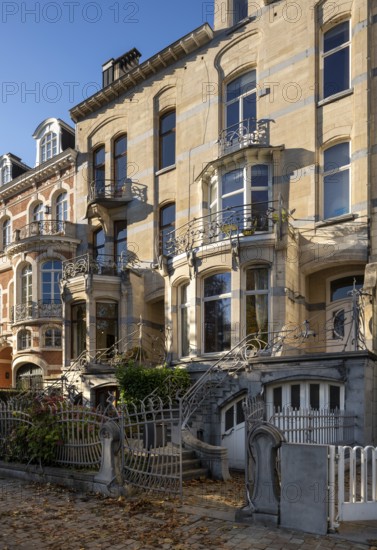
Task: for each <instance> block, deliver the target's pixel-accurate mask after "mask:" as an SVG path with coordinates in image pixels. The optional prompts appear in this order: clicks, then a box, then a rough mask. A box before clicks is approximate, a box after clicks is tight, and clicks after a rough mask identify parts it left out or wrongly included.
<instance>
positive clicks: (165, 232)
mask: <svg viewBox="0 0 377 550" xmlns="http://www.w3.org/2000/svg"><path fill="white" fill-rule="evenodd" d="M174 228H175V203H173V202H172V203H171V204H168V205H166V206H163V207H162V208H161V210H160V255H161V254H164V255H165V256H168V255H169V254H171V247H170V246H169V238H170V236H171V232H172V231H173V230H174Z"/></svg>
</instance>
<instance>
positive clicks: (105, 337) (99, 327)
mask: <svg viewBox="0 0 377 550" xmlns="http://www.w3.org/2000/svg"><path fill="white" fill-rule="evenodd" d="M117 340H118V304H116V303H114V302H97V304H96V349H97V350H100V349H101V350H107V349H109V348H111V347H112V346H113V345H114V344H115V342H116V341H117ZM112 351H113V352H114V350H112ZM109 354H111V350H110V351H109Z"/></svg>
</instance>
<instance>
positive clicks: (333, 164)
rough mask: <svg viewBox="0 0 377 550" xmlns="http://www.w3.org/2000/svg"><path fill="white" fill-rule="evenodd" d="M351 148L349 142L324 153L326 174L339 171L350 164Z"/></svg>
mask: <svg viewBox="0 0 377 550" xmlns="http://www.w3.org/2000/svg"><path fill="white" fill-rule="evenodd" d="M350 160H351V159H350V146H349V143H348V142H345V143H338V145H334V146H333V147H330V148H329V149H326V150H325V151H324V153H323V161H324V172H325V173H326V172H329V171H330V170H339V168H341V167H342V166H347V165H348V164H349V163H350Z"/></svg>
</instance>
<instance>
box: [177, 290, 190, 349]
mask: <svg viewBox="0 0 377 550" xmlns="http://www.w3.org/2000/svg"><path fill="white" fill-rule="evenodd" d="M189 287H190V285H189V283H185V284H183V285H181V286H180V287H179V288H178V292H179V295H178V297H179V302H178V303H179V305H178V308H179V327H180V338H181V340H180V348H181V349H180V354H181V356H183V357H185V356H186V355H189V354H190V318H189V312H190V300H189V295H188V291H189Z"/></svg>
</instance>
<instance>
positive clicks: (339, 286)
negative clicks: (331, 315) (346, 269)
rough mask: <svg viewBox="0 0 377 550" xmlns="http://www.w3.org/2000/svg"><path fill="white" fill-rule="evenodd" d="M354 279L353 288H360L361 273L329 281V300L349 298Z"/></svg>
mask: <svg viewBox="0 0 377 550" xmlns="http://www.w3.org/2000/svg"><path fill="white" fill-rule="evenodd" d="M354 281H355V288H356V289H360V288H362V286H363V284H364V277H363V275H354V276H351V277H342V278H341V279H337V280H336V281H331V285H330V288H331V301H332V302H333V301H335V300H342V299H343V298H349V297H350V296H351V294H350V293H351V291H352V290H353V284H354Z"/></svg>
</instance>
